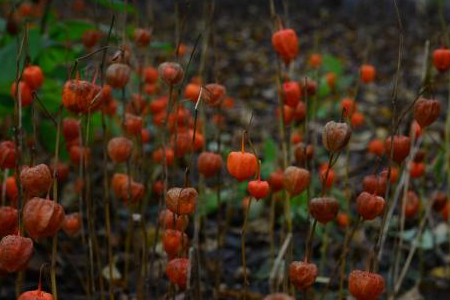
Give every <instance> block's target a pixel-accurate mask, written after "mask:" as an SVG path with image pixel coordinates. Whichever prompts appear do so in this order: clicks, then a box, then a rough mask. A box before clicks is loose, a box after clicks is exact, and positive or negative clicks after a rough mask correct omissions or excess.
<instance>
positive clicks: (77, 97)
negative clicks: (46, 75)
mask: <svg viewBox="0 0 450 300" xmlns="http://www.w3.org/2000/svg"><path fill="white" fill-rule="evenodd" d="M102 98H103V97H102V88H101V87H100V86H98V85H95V84H92V83H90V82H87V81H85V80H78V79H72V80H69V81H67V82H66V83H65V84H64V87H63V94H62V103H63V105H64V107H65V108H66V109H67V110H69V111H70V112H72V113H75V114H79V113H82V114H85V113H87V112H89V111H93V110H95V109H97V108H99V107H100V106H101V104H102V100H103V99H102Z"/></svg>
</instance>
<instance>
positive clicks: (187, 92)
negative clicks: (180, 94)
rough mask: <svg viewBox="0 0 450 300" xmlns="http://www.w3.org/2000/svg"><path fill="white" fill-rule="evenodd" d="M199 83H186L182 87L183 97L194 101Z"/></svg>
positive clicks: (196, 97) (197, 93) (198, 93)
mask: <svg viewBox="0 0 450 300" xmlns="http://www.w3.org/2000/svg"><path fill="white" fill-rule="evenodd" d="M200 88H201V87H200V85H199V84H196V83H188V84H186V87H185V88H184V97H185V98H187V99H189V100H191V101H192V102H194V103H196V102H197V100H198V96H199V95H200Z"/></svg>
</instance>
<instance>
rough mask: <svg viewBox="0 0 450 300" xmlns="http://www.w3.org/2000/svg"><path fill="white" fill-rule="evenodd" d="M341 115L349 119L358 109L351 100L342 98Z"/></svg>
mask: <svg viewBox="0 0 450 300" xmlns="http://www.w3.org/2000/svg"><path fill="white" fill-rule="evenodd" d="M341 109H342V112H343V113H342V115H343V116H344V117H351V116H352V115H353V114H354V113H355V112H356V111H357V109H358V103H357V102H356V101H355V100H353V99H351V98H344V99H342V101H341Z"/></svg>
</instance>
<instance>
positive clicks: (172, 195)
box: [166, 187, 198, 215]
mask: <svg viewBox="0 0 450 300" xmlns="http://www.w3.org/2000/svg"><path fill="white" fill-rule="evenodd" d="M197 197H198V193H197V191H196V190H195V189H194V188H191V187H188V188H178V187H174V188H171V189H170V190H168V191H167V194H166V206H167V208H168V209H170V211H172V212H173V213H175V214H177V215H189V214H192V213H193V212H194V211H195V206H196V205H197Z"/></svg>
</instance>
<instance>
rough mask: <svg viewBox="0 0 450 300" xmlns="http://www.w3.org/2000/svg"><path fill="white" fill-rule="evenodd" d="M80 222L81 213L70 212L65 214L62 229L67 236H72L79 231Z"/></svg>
mask: <svg viewBox="0 0 450 300" xmlns="http://www.w3.org/2000/svg"><path fill="white" fill-rule="evenodd" d="M81 224H82V220H81V215H80V214H79V213H71V214H68V215H65V217H64V221H63V224H62V229H63V230H64V232H65V233H66V234H67V235H68V236H71V237H74V236H76V235H77V234H78V233H79V232H80V230H81Z"/></svg>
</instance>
